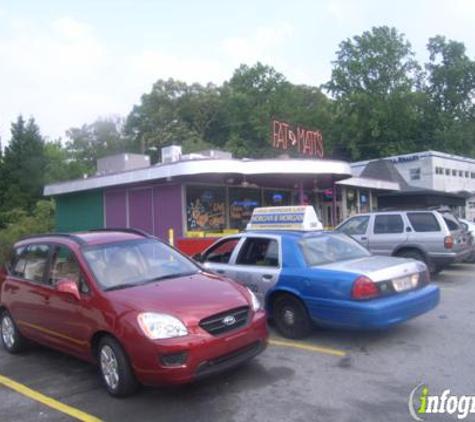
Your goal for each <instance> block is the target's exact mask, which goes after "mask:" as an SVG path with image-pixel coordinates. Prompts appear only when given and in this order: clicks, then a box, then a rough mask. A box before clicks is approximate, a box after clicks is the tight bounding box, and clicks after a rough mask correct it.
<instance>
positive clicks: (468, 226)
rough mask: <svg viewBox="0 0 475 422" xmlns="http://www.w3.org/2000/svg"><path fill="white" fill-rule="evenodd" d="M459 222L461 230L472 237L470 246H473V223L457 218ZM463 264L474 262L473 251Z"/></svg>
mask: <svg viewBox="0 0 475 422" xmlns="http://www.w3.org/2000/svg"><path fill="white" fill-rule="evenodd" d="M458 220H459V222H460V225H461V226H462V227H463V229H464V230H465V231H466V232H467V233H469V234H470V236H472V244H474V245H475V241H474V239H475V223H474V222H473V221H469V220H466V219H464V218H459V219H458ZM465 262H475V249H474V250H473V251H472V253H471V254H470V255H469V256H468V257H467V258H466V259H465Z"/></svg>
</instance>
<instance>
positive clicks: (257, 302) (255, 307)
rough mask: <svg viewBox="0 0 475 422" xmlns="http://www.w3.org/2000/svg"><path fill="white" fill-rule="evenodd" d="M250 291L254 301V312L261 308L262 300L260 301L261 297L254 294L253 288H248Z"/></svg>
mask: <svg viewBox="0 0 475 422" xmlns="http://www.w3.org/2000/svg"><path fill="white" fill-rule="evenodd" d="M247 290H248V291H249V294H250V295H251V302H252V310H253V311H254V312H257V311H258V310H259V309H261V302H259V299H258V298H257V296H256V295H255V294H254V292H253V291H252V290H251V289H249V288H248V289H247Z"/></svg>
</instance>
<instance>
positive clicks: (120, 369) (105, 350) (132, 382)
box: [97, 336, 139, 397]
mask: <svg viewBox="0 0 475 422" xmlns="http://www.w3.org/2000/svg"><path fill="white" fill-rule="evenodd" d="M97 359H98V362H99V371H100V375H101V379H102V381H103V383H104V385H105V387H106V390H107V391H108V392H109V394H111V395H112V396H114V397H126V396H129V395H131V394H133V393H134V392H135V391H136V390H137V388H138V385H139V384H138V382H137V379H136V378H135V375H134V373H133V371H132V367H131V365H130V363H129V358H128V356H127V354H126V353H125V351H124V349H123V348H122V346H121V345H120V344H119V342H118V341H117V340H115V339H114V338H112V337H110V336H106V337H103V338H102V339H101V341H100V342H99V347H98V352H97Z"/></svg>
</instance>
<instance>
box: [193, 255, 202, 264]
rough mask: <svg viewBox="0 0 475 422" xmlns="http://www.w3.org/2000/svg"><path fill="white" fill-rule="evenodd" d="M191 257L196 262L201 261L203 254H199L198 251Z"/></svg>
mask: <svg viewBox="0 0 475 422" xmlns="http://www.w3.org/2000/svg"><path fill="white" fill-rule="evenodd" d="M192 258H193V259H194V260H195V261H198V262H203V255H201V254H200V253H195V254H194V255H193V256H192Z"/></svg>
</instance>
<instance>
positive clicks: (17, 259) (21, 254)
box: [9, 246, 27, 277]
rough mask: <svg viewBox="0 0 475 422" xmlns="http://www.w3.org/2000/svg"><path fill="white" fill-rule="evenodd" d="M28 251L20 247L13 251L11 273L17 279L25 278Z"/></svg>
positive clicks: (24, 247)
mask: <svg viewBox="0 0 475 422" xmlns="http://www.w3.org/2000/svg"><path fill="white" fill-rule="evenodd" d="M26 250H27V248H26V246H20V247H19V248H15V249H13V254H12V259H11V261H10V265H9V267H10V271H11V273H12V274H13V275H15V276H17V277H23V276H24V274H25V264H26V259H25V257H26Z"/></svg>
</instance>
